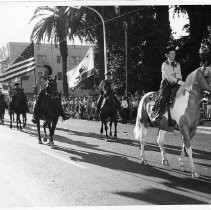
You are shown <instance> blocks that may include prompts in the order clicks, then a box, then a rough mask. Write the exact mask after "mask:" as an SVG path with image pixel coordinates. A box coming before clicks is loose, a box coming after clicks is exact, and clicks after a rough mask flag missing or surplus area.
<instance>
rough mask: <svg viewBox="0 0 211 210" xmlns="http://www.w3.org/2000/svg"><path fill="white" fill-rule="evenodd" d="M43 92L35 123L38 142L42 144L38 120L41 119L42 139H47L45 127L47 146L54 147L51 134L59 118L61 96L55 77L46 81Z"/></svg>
mask: <svg viewBox="0 0 211 210" xmlns="http://www.w3.org/2000/svg"><path fill="white" fill-rule="evenodd" d="M44 91H45V94H44V95H43V98H42V102H41V107H40V114H39V116H38V123H37V131H38V135H39V136H38V138H39V144H42V140H41V135H40V120H43V121H44V123H43V129H44V133H45V136H44V138H43V141H44V142H46V141H47V133H46V127H48V129H49V135H50V139H49V144H48V145H49V146H51V148H52V149H53V148H55V145H54V141H53V135H54V132H55V129H56V125H57V122H58V118H59V115H60V114H59V107H60V103H61V102H60V101H61V96H60V94H59V93H58V91H57V83H56V78H54V79H50V80H49V82H48V86H47V87H46V89H45V90H44Z"/></svg>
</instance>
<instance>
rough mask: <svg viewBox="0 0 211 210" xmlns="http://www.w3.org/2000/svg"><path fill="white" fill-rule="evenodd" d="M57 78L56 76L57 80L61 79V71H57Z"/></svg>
mask: <svg viewBox="0 0 211 210" xmlns="http://www.w3.org/2000/svg"><path fill="white" fill-rule="evenodd" d="M57 78H58V80H62V72H58V73H57Z"/></svg>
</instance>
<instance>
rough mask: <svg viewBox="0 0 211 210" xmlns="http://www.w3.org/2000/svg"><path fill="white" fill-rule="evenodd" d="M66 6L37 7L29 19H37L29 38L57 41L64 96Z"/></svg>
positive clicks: (66, 35)
mask: <svg viewBox="0 0 211 210" xmlns="http://www.w3.org/2000/svg"><path fill="white" fill-rule="evenodd" d="M67 8H68V7H64V6H56V7H53V8H51V7H48V6H42V7H38V8H37V9H36V10H35V11H34V15H33V17H32V18H31V21H33V20H34V19H39V20H38V21H37V23H36V24H35V26H34V29H33V31H32V33H31V39H32V40H35V41H37V42H38V43H39V42H41V41H45V40H46V39H47V41H48V42H53V43H59V49H60V53H61V57H62V70H63V71H62V72H63V93H64V95H65V96H67V95H68V84H67V76H66V73H67V56H68V51H67V37H68V34H69V27H68V19H67Z"/></svg>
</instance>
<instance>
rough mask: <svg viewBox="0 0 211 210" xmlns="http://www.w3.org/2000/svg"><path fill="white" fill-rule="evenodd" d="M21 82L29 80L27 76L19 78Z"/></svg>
mask: <svg viewBox="0 0 211 210" xmlns="http://www.w3.org/2000/svg"><path fill="white" fill-rule="evenodd" d="M21 79H22V80H29V76H27V75H25V76H22V77H21Z"/></svg>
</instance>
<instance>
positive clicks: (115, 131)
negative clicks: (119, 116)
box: [114, 120, 117, 138]
mask: <svg viewBox="0 0 211 210" xmlns="http://www.w3.org/2000/svg"><path fill="white" fill-rule="evenodd" d="M114 138H117V121H116V120H115V121H114Z"/></svg>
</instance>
